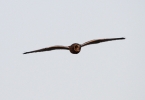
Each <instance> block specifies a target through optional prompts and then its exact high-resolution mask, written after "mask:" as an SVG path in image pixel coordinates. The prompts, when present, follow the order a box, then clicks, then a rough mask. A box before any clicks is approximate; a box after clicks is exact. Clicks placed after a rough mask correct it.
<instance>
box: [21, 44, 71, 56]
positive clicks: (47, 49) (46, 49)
mask: <svg viewBox="0 0 145 100" xmlns="http://www.w3.org/2000/svg"><path fill="white" fill-rule="evenodd" d="M56 49H64V50H69V47H68V46H59V45H58V46H52V47H47V48H42V49H38V50H34V51H29V52H25V53H23V54H28V53H34V52H43V51H51V50H56Z"/></svg>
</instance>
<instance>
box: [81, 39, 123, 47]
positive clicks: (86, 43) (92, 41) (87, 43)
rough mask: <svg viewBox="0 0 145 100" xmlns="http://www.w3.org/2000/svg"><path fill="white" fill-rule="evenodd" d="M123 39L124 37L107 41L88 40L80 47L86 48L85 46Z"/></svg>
mask: <svg viewBox="0 0 145 100" xmlns="http://www.w3.org/2000/svg"><path fill="white" fill-rule="evenodd" d="M123 39H125V38H124V37H121V38H108V39H94V40H90V41H88V42H85V43H83V44H82V45H81V46H82V47H83V46H86V45H90V44H97V43H101V42H107V41H113V40H123Z"/></svg>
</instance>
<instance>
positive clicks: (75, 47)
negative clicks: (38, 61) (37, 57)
mask: <svg viewBox="0 0 145 100" xmlns="http://www.w3.org/2000/svg"><path fill="white" fill-rule="evenodd" d="M123 39H125V38H123V37H122V38H108V39H94V40H91V41H88V42H85V43H83V44H78V43H73V44H72V45H70V46H60V45H56V46H51V47H47V48H42V49H39V50H34V51H29V52H25V53H23V54H28V53H34V52H43V51H51V50H56V49H63V50H69V51H70V52H71V53H72V54H78V53H79V52H80V51H81V47H84V46H87V45H90V44H97V43H101V42H107V41H113V40H123Z"/></svg>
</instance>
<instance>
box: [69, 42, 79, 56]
mask: <svg viewBox="0 0 145 100" xmlns="http://www.w3.org/2000/svg"><path fill="white" fill-rule="evenodd" d="M80 51H81V45H80V44H78V43H74V44H72V45H71V46H70V52H71V53H72V54H78V53H79V52H80Z"/></svg>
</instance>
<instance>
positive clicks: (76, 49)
mask: <svg viewBox="0 0 145 100" xmlns="http://www.w3.org/2000/svg"><path fill="white" fill-rule="evenodd" d="M80 49H81V46H80V45H79V44H76V45H74V51H76V52H80Z"/></svg>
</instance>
